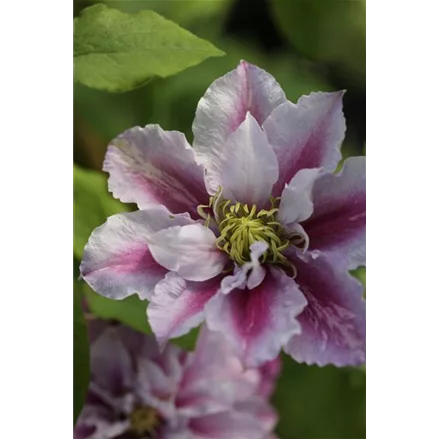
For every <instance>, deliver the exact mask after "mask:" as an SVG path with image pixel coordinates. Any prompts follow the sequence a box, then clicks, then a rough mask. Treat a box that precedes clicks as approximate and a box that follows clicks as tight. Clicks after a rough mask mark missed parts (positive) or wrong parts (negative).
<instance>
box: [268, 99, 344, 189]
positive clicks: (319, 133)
mask: <svg viewBox="0 0 439 439" xmlns="http://www.w3.org/2000/svg"><path fill="white" fill-rule="evenodd" d="M343 94H344V92H335V93H323V92H318V93H311V94H310V95H309V96H302V97H301V98H300V99H299V101H298V102H297V104H293V103H291V102H289V101H288V102H285V103H283V104H282V105H280V106H278V107H277V108H276V109H275V110H273V112H272V113H271V115H270V116H269V117H268V118H267V120H266V121H265V122H264V124H263V129H264V130H265V132H266V134H267V138H268V141H269V142H270V145H271V146H272V147H273V149H274V152H275V153H276V156H277V160H278V162H279V180H278V181H277V183H276V184H275V186H274V188H273V196H278V195H280V194H281V192H282V190H283V189H284V187H285V184H286V183H289V182H290V180H291V179H292V178H293V177H294V175H296V173H297V172H298V171H299V170H300V169H303V168H320V167H323V168H324V169H325V170H327V171H330V172H332V171H334V170H335V168H336V167H337V163H338V162H339V161H340V159H341V154H340V146H341V144H342V141H343V139H344V135H345V131H346V121H345V118H344V116H343V111H342V98H343Z"/></svg>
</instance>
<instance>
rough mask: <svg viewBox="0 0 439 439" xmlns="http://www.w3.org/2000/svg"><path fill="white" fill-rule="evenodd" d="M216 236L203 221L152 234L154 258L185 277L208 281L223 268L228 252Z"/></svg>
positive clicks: (150, 245) (150, 244)
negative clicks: (217, 243)
mask: <svg viewBox="0 0 439 439" xmlns="http://www.w3.org/2000/svg"><path fill="white" fill-rule="evenodd" d="M215 241H216V236H215V235H214V234H213V232H212V231H211V230H210V229H208V228H207V227H205V226H203V225H201V224H191V225H188V226H176V227H170V228H168V229H165V230H161V231H160V232H157V233H155V234H154V235H152V236H150V237H149V238H148V245H149V249H150V251H151V254H152V255H153V257H154V259H155V260H156V261H157V262H158V263H159V264H160V265H161V266H163V267H165V268H167V269H168V270H170V271H175V272H176V273H178V274H179V275H180V276H181V277H182V278H183V279H186V280H192V281H196V282H201V281H205V280H208V279H211V278H213V277H215V276H217V275H218V274H219V273H221V272H222V271H223V268H224V265H225V264H226V262H227V256H226V254H225V253H223V252H221V251H220V250H218V248H217V247H216V245H215Z"/></svg>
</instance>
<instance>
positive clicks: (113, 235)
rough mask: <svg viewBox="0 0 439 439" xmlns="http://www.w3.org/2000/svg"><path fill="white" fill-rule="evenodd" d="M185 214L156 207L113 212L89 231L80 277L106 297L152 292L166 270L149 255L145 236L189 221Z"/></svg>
mask: <svg viewBox="0 0 439 439" xmlns="http://www.w3.org/2000/svg"><path fill="white" fill-rule="evenodd" d="M192 223H194V221H193V220H191V219H190V217H189V215H187V214H184V215H175V216H172V215H170V213H169V211H168V210H167V209H166V208H165V207H163V206H158V207H155V208H151V209H147V210H139V211H136V212H129V213H120V214H117V215H113V216H111V217H110V218H108V219H107V221H106V222H105V223H104V224H103V225H102V226H100V227H98V228H96V229H95V230H94V231H93V233H92V234H91V236H90V238H89V240H88V243H87V245H86V246H85V249H84V257H83V260H82V262H81V265H80V271H81V276H82V277H83V278H84V280H85V281H86V282H87V283H88V284H89V285H90V287H91V288H93V290H95V291H96V292H97V293H99V294H101V295H102V296H105V297H108V298H110V299H124V298H125V297H127V296H130V295H132V294H135V293H137V294H138V295H139V297H140V298H141V299H147V298H149V296H150V295H151V294H152V291H153V289H154V286H155V284H156V283H157V282H158V281H159V280H161V279H162V278H163V277H164V276H165V274H166V273H167V270H166V269H165V268H164V267H162V266H160V265H159V264H158V263H157V262H156V260H155V259H154V258H153V257H152V255H151V251H150V249H149V247H148V244H147V238H148V236H150V235H151V234H153V233H154V232H157V231H158V230H161V229H163V228H166V227H171V226H174V225H184V224H192Z"/></svg>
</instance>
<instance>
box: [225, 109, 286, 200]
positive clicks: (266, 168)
mask: <svg viewBox="0 0 439 439" xmlns="http://www.w3.org/2000/svg"><path fill="white" fill-rule="evenodd" d="M219 175H220V178H221V181H220V184H221V187H222V189H223V193H222V195H223V196H224V198H226V199H230V200H232V201H235V202H238V201H239V202H240V203H242V204H248V205H249V206H251V205H253V204H256V205H257V206H260V207H261V208H262V207H264V206H265V205H266V204H267V202H268V200H269V197H270V195H271V189H272V187H273V184H274V183H275V182H276V181H277V179H278V176H279V171H278V164H277V159H276V155H275V154H274V151H273V148H272V147H271V146H270V145H269V143H268V141H267V138H266V136H265V133H264V132H263V131H262V129H261V127H260V126H259V124H258V122H257V121H256V119H255V118H254V117H253V116H252V115H251V114H250V113H247V115H246V117H245V120H244V122H242V124H241V125H240V126H239V127H238V129H237V130H236V131H235V132H233V133H232V134H231V135H230V136H229V138H228V139H227V142H226V144H225V145H224V148H223V151H222V156H221V163H220V165H219Z"/></svg>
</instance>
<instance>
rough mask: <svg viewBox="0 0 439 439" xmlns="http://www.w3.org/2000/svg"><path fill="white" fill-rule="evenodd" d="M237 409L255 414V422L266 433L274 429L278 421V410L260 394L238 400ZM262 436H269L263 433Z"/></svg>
mask: <svg viewBox="0 0 439 439" xmlns="http://www.w3.org/2000/svg"><path fill="white" fill-rule="evenodd" d="M235 409H236V410H237V411H239V412H241V413H248V414H249V415H251V416H253V417H254V419H255V422H256V423H257V424H259V428H260V430H261V431H263V432H265V433H266V434H268V433H270V432H271V431H272V430H273V429H274V427H275V426H276V424H277V421H278V415H277V413H276V411H275V410H274V409H273V407H271V406H270V404H268V402H267V401H266V400H265V399H264V398H262V397H260V396H255V397H253V398H249V399H247V400H245V401H240V402H238V403H237V404H236V405H235ZM262 437H263V438H264V439H265V438H266V437H267V436H266V435H263V436H262Z"/></svg>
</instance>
